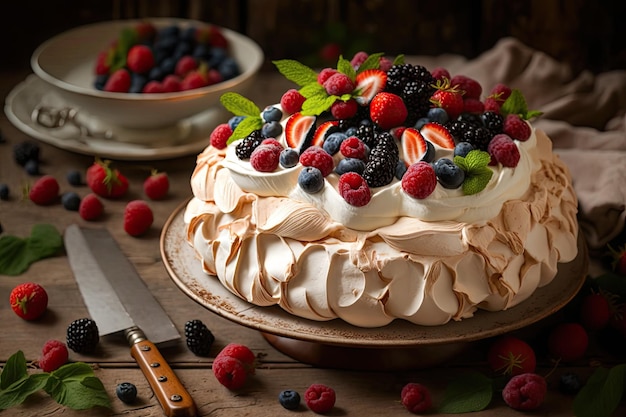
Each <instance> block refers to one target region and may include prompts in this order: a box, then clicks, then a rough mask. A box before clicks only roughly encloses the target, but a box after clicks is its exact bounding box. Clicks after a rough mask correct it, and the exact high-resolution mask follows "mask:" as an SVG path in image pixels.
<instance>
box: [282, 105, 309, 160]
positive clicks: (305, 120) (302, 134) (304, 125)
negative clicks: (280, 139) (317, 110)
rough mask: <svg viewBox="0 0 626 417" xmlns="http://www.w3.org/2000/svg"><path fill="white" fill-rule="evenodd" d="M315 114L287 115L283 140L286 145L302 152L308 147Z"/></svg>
mask: <svg viewBox="0 0 626 417" xmlns="http://www.w3.org/2000/svg"><path fill="white" fill-rule="evenodd" d="M316 120H317V118H316V117H315V116H305V115H303V114H302V113H299V112H298V113H294V114H292V115H291V116H289V119H287V123H286V124H285V141H286V142H287V146H289V147H290V148H292V149H295V150H297V151H298V152H300V153H302V151H304V150H305V149H306V148H308V147H309V146H310V144H311V141H312V140H313V136H314V135H315V130H316V129H315V121H316Z"/></svg>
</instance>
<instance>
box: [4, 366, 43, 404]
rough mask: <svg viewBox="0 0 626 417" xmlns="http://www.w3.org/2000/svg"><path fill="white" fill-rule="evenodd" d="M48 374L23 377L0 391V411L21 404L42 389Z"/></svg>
mask: <svg viewBox="0 0 626 417" xmlns="http://www.w3.org/2000/svg"><path fill="white" fill-rule="evenodd" d="M3 373H4V371H3ZM49 377H50V375H49V374H47V373H45V372H43V373H39V374H33V375H30V376H24V377H22V378H21V379H19V380H17V381H15V382H14V383H13V384H11V385H9V386H8V387H7V388H6V389H3V390H1V391H0V410H6V409H7V408H11V407H15V406H16V405H19V404H21V403H23V402H24V401H25V400H26V398H28V397H29V396H30V395H31V394H34V393H35V392H37V391H39V390H40V389H42V388H43V387H44V386H45V385H46V383H47V382H48V378H49Z"/></svg>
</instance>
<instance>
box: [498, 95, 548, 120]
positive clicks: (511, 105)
mask: <svg viewBox="0 0 626 417" xmlns="http://www.w3.org/2000/svg"><path fill="white" fill-rule="evenodd" d="M500 111H501V112H502V114H503V115H504V116H506V115H508V114H517V115H518V116H519V117H521V118H522V119H524V120H528V119H531V118H533V117H537V116H540V115H542V114H543V113H542V112H540V111H537V110H531V111H529V110H528V104H526V99H525V98H524V95H523V94H522V92H521V91H520V90H518V89H517V88H514V89H513V90H511V95H510V96H509V97H508V98H507V99H506V101H505V102H504V103H502V106H501V107H500Z"/></svg>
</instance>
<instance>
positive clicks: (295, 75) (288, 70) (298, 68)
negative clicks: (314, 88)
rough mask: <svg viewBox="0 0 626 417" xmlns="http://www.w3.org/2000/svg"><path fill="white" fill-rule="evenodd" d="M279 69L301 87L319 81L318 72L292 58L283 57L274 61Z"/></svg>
mask: <svg viewBox="0 0 626 417" xmlns="http://www.w3.org/2000/svg"><path fill="white" fill-rule="evenodd" d="M272 63H273V64H274V65H275V66H276V68H277V69H278V71H279V72H280V73H281V74H283V75H284V76H285V78H287V79H288V80H289V81H293V82H294V83H296V84H298V85H299V86H300V87H304V86H305V85H307V84H311V83H313V82H317V72H315V71H313V70H312V69H311V68H309V67H307V66H306V65H304V64H301V63H299V62H298V61H294V60H291V59H281V60H278V61H272Z"/></svg>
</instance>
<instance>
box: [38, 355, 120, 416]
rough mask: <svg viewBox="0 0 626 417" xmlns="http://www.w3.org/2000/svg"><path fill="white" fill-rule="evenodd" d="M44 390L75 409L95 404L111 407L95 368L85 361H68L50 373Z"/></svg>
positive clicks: (57, 400)
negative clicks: (95, 373)
mask: <svg viewBox="0 0 626 417" xmlns="http://www.w3.org/2000/svg"><path fill="white" fill-rule="evenodd" d="M44 390H45V391H46V392H47V393H48V394H50V396H51V397H52V398H53V399H54V400H55V401H56V402H57V403H59V404H61V405H64V406H66V407H70V408H72V409H75V410H85V409H88V408H92V407H95V406H102V407H107V408H110V407H111V401H110V399H109V397H108V395H107V393H106V390H105V389H104V386H103V385H102V382H101V381H100V380H99V379H98V378H96V377H95V376H94V373H93V369H91V367H90V366H89V365H87V364H86V363H83V362H74V363H68V364H65V365H63V366H61V367H60V368H59V369H57V370H56V371H53V372H51V373H50V378H49V379H48V381H47V383H46V385H45V387H44Z"/></svg>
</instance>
